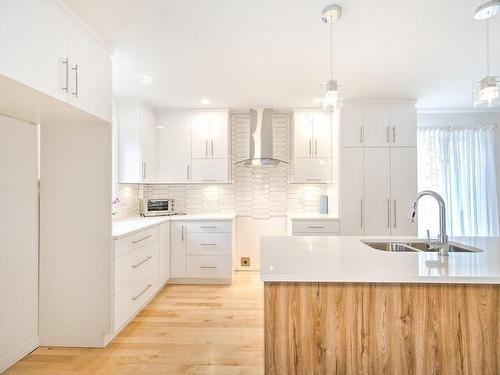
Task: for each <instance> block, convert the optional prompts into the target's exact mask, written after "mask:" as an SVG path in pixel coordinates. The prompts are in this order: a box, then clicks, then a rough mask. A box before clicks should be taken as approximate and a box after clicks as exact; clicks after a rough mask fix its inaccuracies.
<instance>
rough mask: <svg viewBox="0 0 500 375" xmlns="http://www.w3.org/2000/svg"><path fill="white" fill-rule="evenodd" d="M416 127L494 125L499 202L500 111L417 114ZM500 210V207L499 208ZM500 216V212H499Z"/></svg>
mask: <svg viewBox="0 0 500 375" xmlns="http://www.w3.org/2000/svg"><path fill="white" fill-rule="evenodd" d="M417 124H418V126H475V125H496V126H497V129H496V131H495V162H496V177H497V195H498V202H500V111H498V112H484V111H482V112H481V111H457V112H452V111H439V112H429V113H422V112H419V113H417ZM499 210H500V206H499ZM499 214H500V212H499Z"/></svg>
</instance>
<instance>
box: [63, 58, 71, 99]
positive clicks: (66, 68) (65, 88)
mask: <svg viewBox="0 0 500 375" xmlns="http://www.w3.org/2000/svg"><path fill="white" fill-rule="evenodd" d="M62 63H63V64H64V65H66V67H65V70H66V86H65V87H63V88H62V89H63V90H64V91H66V92H68V81H69V59H68V58H66V60H63V61H62Z"/></svg>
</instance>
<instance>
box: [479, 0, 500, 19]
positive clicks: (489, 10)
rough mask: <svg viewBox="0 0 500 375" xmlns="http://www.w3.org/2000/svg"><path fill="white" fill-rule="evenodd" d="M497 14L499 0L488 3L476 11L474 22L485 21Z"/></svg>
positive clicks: (499, 8)
mask: <svg viewBox="0 0 500 375" xmlns="http://www.w3.org/2000/svg"><path fill="white" fill-rule="evenodd" d="M498 12H500V0H493V1H488V2H487V3H484V4H483V5H481V6H480V7H479V8H477V9H476V12H475V14H474V18H475V19H476V20H485V19H487V18H491V17H493V16H494V15H495V14H497V13H498Z"/></svg>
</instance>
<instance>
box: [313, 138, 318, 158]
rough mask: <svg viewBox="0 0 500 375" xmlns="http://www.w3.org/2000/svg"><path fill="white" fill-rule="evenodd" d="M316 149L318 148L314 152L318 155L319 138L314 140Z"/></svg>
mask: <svg viewBox="0 0 500 375" xmlns="http://www.w3.org/2000/svg"><path fill="white" fill-rule="evenodd" d="M314 149H315V150H316V151H315V152H314V154H315V155H316V156H318V140H317V139H315V140H314Z"/></svg>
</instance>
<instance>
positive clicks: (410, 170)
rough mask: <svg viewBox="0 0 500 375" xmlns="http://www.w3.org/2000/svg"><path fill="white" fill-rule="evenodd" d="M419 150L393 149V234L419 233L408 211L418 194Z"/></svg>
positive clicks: (412, 148)
mask: <svg viewBox="0 0 500 375" xmlns="http://www.w3.org/2000/svg"><path fill="white" fill-rule="evenodd" d="M416 165H417V150H416V148H415V147H393V148H392V149H391V226H392V227H391V234H392V235H393V236H394V235H405V236H408V235H417V225H415V224H414V223H408V212H409V208H410V206H411V205H413V202H414V201H415V197H416V195H417V184H416V181H417V168H416Z"/></svg>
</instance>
